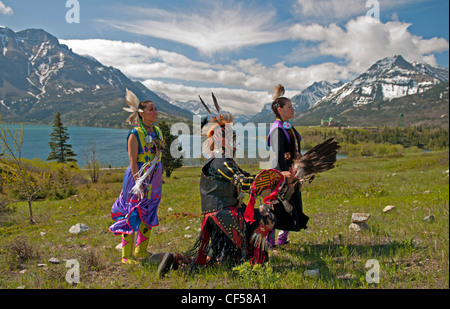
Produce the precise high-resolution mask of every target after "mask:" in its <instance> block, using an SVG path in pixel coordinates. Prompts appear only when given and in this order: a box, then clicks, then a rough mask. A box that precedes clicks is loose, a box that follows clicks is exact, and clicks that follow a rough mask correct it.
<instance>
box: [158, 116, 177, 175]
mask: <svg viewBox="0 0 450 309" xmlns="http://www.w3.org/2000/svg"><path fill="white" fill-rule="evenodd" d="M158 126H159V128H160V129H161V132H162V134H163V136H164V144H165V147H164V150H163V152H162V155H161V163H162V166H163V168H164V171H165V172H166V177H168V178H170V175H171V174H172V172H173V171H174V170H175V169H177V168H180V167H182V166H183V157H180V158H178V159H175V158H173V157H172V154H171V153H170V148H171V146H172V147H177V145H175V146H174V145H172V143H174V141H175V140H176V139H177V138H178V136H174V135H171V134H170V129H169V125H168V124H167V123H166V122H165V121H164V120H163V121H162V122H161V123H160V124H159V125H158ZM177 149H178V151H181V150H182V147H181V145H178V148H177Z"/></svg>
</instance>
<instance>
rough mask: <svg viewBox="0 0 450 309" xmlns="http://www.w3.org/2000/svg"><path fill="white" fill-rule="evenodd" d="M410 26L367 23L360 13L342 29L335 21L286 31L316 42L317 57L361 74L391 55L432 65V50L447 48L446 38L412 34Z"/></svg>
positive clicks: (401, 23)
mask: <svg viewBox="0 0 450 309" xmlns="http://www.w3.org/2000/svg"><path fill="white" fill-rule="evenodd" d="M410 26H411V24H409V23H403V22H399V21H391V22H387V23H375V22H372V23H370V22H368V21H367V19H366V17H365V16H360V17H358V18H356V19H352V20H350V21H348V22H347V24H346V25H345V27H344V28H341V27H339V26H337V25H336V24H331V25H329V26H321V25H318V24H312V25H303V24H295V25H293V26H292V27H291V28H290V31H289V32H290V34H291V37H292V39H294V40H305V41H311V42H315V43H316V44H317V45H316V46H314V49H315V51H317V55H318V56H333V57H335V58H338V59H344V60H345V61H346V62H347V63H348V65H347V66H346V67H347V69H348V70H349V72H353V73H358V74H359V73H363V72H364V71H365V70H367V69H368V68H369V67H370V66H371V65H372V64H373V63H375V62H376V61H378V60H380V59H382V58H384V57H391V56H393V55H402V56H403V57H404V58H405V59H406V60H408V61H418V62H426V63H429V64H432V65H435V64H436V60H435V58H434V56H433V55H432V53H440V52H444V51H448V50H449V43H448V41H447V40H446V39H444V38H437V37H434V38H431V39H424V38H423V37H420V36H417V35H413V34H411V32H409V31H408V28H409V27H410ZM291 56H293V55H291Z"/></svg>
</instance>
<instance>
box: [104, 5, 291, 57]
mask: <svg viewBox="0 0 450 309" xmlns="http://www.w3.org/2000/svg"><path fill="white" fill-rule="evenodd" d="M211 3H213V4H210V3H209V2H208V4H206V3H205V4H204V5H203V6H204V7H202V9H199V8H198V7H196V11H191V10H189V9H184V10H183V11H175V9H174V10H170V11H165V10H161V9H154V8H151V9H146V8H133V7H129V8H127V9H124V10H123V11H124V12H127V14H129V15H130V17H131V16H132V20H133V21H132V22H130V21H123V20H99V21H100V22H102V23H104V24H107V25H108V26H111V27H113V28H117V29H121V30H123V31H127V32H131V33H137V34H140V35H146V36H150V37H156V38H160V39H165V40H170V41H174V42H178V43H183V44H186V45H189V46H192V47H195V48H196V49H198V50H199V51H200V52H201V53H203V54H205V55H209V56H211V55H213V54H215V53H218V52H229V51H235V50H239V49H241V48H243V47H248V46H257V45H261V44H265V43H272V42H277V41H279V40H280V35H282V34H283V33H284V31H283V29H284V27H283V26H282V25H280V24H276V23H275V20H274V19H275V17H276V11H275V10H269V9H264V8H261V7H259V8H252V7H244V6H243V4H242V3H239V4H236V3H231V4H230V3H228V4H225V2H222V1H220V2H218V1H214V2H211ZM211 5H212V7H211Z"/></svg>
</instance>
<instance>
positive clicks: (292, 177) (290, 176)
mask: <svg viewBox="0 0 450 309" xmlns="http://www.w3.org/2000/svg"><path fill="white" fill-rule="evenodd" d="M281 174H282V175H283V176H284V177H285V178H286V179H287V181H288V183H293V182H294V181H296V180H297V177H295V175H294V174H292V173H291V172H281Z"/></svg>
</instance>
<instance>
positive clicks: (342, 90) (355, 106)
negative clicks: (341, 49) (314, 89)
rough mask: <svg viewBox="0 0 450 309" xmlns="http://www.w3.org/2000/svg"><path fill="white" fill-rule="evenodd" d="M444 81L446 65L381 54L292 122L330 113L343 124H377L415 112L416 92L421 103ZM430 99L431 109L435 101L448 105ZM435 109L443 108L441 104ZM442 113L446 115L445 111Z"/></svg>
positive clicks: (309, 121) (310, 122)
mask: <svg viewBox="0 0 450 309" xmlns="http://www.w3.org/2000/svg"><path fill="white" fill-rule="evenodd" d="M445 82H448V69H447V68H442V67H432V66H430V65H426V64H420V63H410V62H408V61H406V60H405V59H404V58H403V57H402V56H400V55H397V56H394V57H388V58H384V59H381V60H379V61H377V62H376V63H375V64H374V65H372V66H371V67H370V68H369V69H368V70H367V71H366V72H365V73H363V74H361V75H360V76H359V77H358V78H356V79H354V80H352V81H350V82H348V83H346V84H344V85H342V86H341V87H339V88H336V89H332V90H331V91H330V92H329V93H328V94H327V95H326V96H325V97H323V98H322V99H321V100H319V101H317V102H316V103H315V104H314V105H313V106H312V107H311V108H310V109H308V110H306V111H304V112H303V113H302V114H301V115H300V116H299V117H298V118H297V119H295V120H294V121H293V122H294V123H295V124H303V125H319V124H320V123H321V119H324V118H328V117H330V116H331V117H334V118H335V119H339V120H341V123H345V124H356V123H359V124H360V123H365V124H367V125H370V124H373V123H375V122H376V123H377V124H380V123H383V122H382V121H381V119H379V118H382V117H384V118H386V117H394V118H396V117H398V115H399V114H404V113H403V112H406V111H407V112H408V113H414V112H415V110H416V109H417V106H415V105H414V104H415V102H414V100H417V98H418V97H415V95H420V94H424V96H420V102H421V105H424V104H426V103H425V102H427V95H428V96H430V93H432V92H429V91H431V90H432V89H434V88H436V87H437V86H440V85H442V84H443V83H445ZM444 88H445V87H444ZM433 93H434V92H433ZM401 98H410V100H411V105H410V106H408V105H407V104H405V102H408V100H402V101H398V100H399V99H401ZM398 102H402V103H401V106H396V105H395V104H397V105H398V104H399V103H398ZM429 103H430V106H429V107H430V108H429V109H430V112H431V109H432V108H433V109H435V108H437V105H439V106H440V105H442V104H445V105H448V102H444V101H443V100H442V99H437V100H436V99H430V102H429ZM431 104H434V105H431ZM425 106H426V105H425ZM438 109H439V110H441V111H444V110H445V108H444V109H442V108H441V107H439V108H438ZM387 110H391V113H392V115H388V114H389V112H386V111H387ZM425 110H426V109H422V111H421V113H426V112H425ZM443 113H444V114H445V112H443ZM381 115H384V116H381ZM441 115H443V114H441ZM433 117H434V116H433ZM445 117H448V113H447V116H445ZM364 119H365V120H364Z"/></svg>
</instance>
